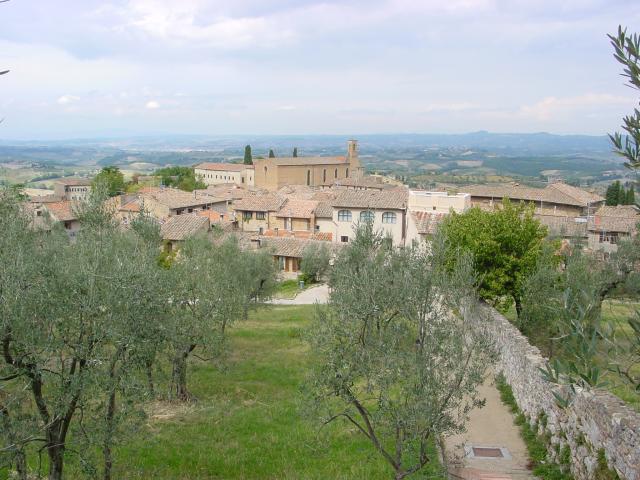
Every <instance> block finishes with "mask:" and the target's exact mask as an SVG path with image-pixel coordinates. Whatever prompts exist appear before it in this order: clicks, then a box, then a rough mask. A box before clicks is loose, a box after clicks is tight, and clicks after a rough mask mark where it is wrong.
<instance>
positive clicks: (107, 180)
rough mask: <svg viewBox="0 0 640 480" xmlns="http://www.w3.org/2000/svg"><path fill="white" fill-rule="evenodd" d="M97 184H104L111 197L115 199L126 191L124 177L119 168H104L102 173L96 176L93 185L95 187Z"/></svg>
mask: <svg viewBox="0 0 640 480" xmlns="http://www.w3.org/2000/svg"><path fill="white" fill-rule="evenodd" d="M96 182H104V184H105V185H106V186H107V193H108V195H109V196H110V197H115V196H116V195H120V194H121V193H124V191H125V183H124V175H123V174H122V172H121V171H120V169H119V168H118V167H113V166H109V167H104V168H103V169H102V170H100V173H98V175H96V178H95V179H94V181H93V184H94V185H95V183H96Z"/></svg>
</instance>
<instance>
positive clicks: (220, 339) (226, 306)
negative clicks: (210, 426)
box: [167, 236, 246, 401]
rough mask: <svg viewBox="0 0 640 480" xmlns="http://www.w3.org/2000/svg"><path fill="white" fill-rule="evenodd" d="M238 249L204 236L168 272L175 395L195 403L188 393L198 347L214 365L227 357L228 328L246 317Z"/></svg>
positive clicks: (233, 244) (184, 250)
mask: <svg viewBox="0 0 640 480" xmlns="http://www.w3.org/2000/svg"><path fill="white" fill-rule="evenodd" d="M240 255H241V252H240V249H239V247H238V245H237V243H236V242H235V241H233V240H226V241H224V242H222V243H220V244H215V243H213V242H212V241H210V239H209V238H207V237H206V236H199V237H195V238H191V239H189V240H187V241H186V242H185V244H184V245H183V246H182V248H181V249H180V251H179V254H178V257H177V259H176V261H175V262H174V264H173V265H172V267H171V268H170V269H169V270H168V273H169V275H170V278H171V284H172V285H173V291H172V293H171V296H170V302H171V303H172V306H173V311H174V314H173V315H172V316H171V319H170V320H171V322H170V323H169V330H168V332H167V333H168V335H167V340H168V343H169V345H170V350H171V352H170V354H171V355H172V365H173V367H172V368H173V371H172V382H171V385H172V387H171V388H172V395H175V397H176V398H178V399H179V400H182V401H187V400H191V399H192V398H193V397H192V395H191V393H190V392H189V390H188V388H187V367H188V359H189V357H190V356H191V355H192V354H193V353H194V350H195V349H196V348H197V347H198V346H199V347H200V348H201V350H202V352H203V353H204V354H205V355H208V356H209V358H210V359H215V358H220V357H221V356H222V354H223V353H224V335H225V330H226V327H227V325H229V324H230V323H231V322H233V321H234V320H237V319H239V318H241V317H242V314H243V311H244V307H245V304H246V303H245V302H246V295H245V293H244V292H243V290H241V289H239V288H238V282H237V280H236V279H237V278H238V277H237V275H238V274H239V272H238V269H237V268H236V262H237V258H238V257H239V256H240Z"/></svg>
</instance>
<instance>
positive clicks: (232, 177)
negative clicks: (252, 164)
mask: <svg viewBox="0 0 640 480" xmlns="http://www.w3.org/2000/svg"><path fill="white" fill-rule="evenodd" d="M194 173H195V175H196V177H200V178H201V179H202V181H203V182H204V183H205V184H206V185H221V184H224V183H235V184H236V185H240V186H245V185H246V186H249V187H252V186H253V185H254V184H255V179H254V169H253V168H245V169H243V170H241V171H237V170H207V169H204V168H195V169H194Z"/></svg>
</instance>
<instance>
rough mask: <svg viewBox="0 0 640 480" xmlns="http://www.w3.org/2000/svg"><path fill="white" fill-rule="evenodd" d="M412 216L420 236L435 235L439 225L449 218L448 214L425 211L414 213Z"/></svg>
mask: <svg viewBox="0 0 640 480" xmlns="http://www.w3.org/2000/svg"><path fill="white" fill-rule="evenodd" d="M410 214H411V218H412V219H413V222H414V223H415V225H416V230H417V231H418V233H419V234H420V235H433V234H434V233H436V230H437V228H438V225H440V224H441V223H442V221H443V220H444V219H445V217H446V216H447V214H446V213H432V212H423V211H412V212H410Z"/></svg>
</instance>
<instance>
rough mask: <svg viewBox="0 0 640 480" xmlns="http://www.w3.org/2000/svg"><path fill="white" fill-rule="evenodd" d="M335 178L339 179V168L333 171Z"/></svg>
mask: <svg viewBox="0 0 640 480" xmlns="http://www.w3.org/2000/svg"><path fill="white" fill-rule="evenodd" d="M333 178H338V169H337V168H336V169H335V170H334V171H333Z"/></svg>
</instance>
